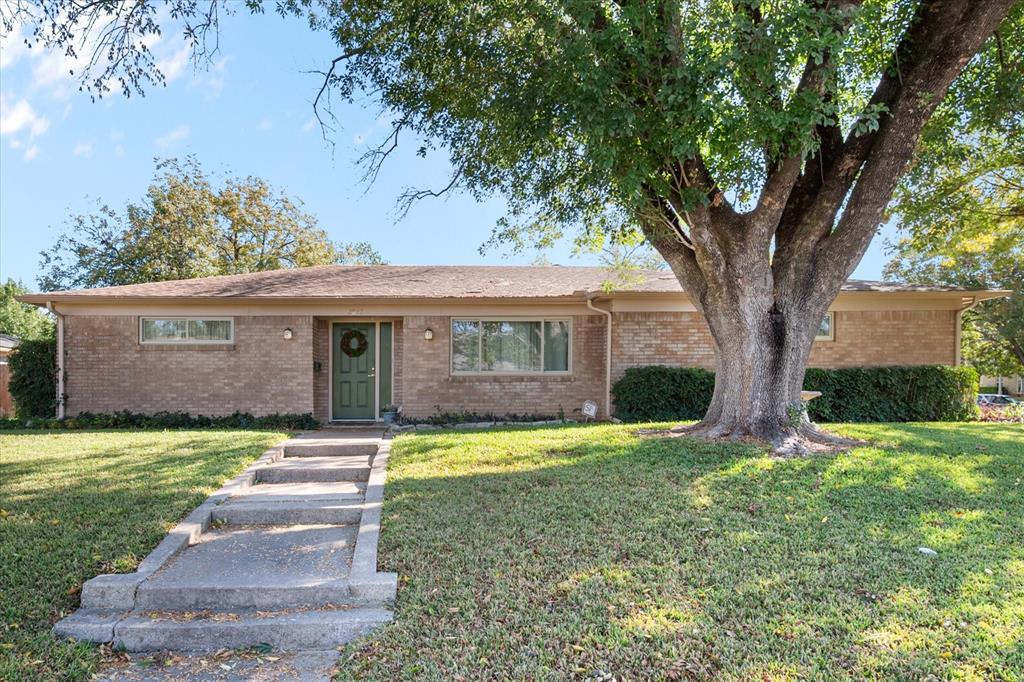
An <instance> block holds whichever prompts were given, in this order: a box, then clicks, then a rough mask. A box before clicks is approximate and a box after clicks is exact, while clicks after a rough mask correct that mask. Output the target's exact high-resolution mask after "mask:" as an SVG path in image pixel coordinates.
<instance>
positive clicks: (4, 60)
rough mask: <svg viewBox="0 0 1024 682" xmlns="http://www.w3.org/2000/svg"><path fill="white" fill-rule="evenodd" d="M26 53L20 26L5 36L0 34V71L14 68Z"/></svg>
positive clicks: (26, 49)
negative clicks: (10, 67)
mask: <svg viewBox="0 0 1024 682" xmlns="http://www.w3.org/2000/svg"><path fill="white" fill-rule="evenodd" d="M26 52H28V48H27V47H26V46H25V38H24V37H23V36H22V35H21V26H20V25H19V26H15V27H14V30H13V31H11V32H10V33H7V34H0V69H6V68H7V67H8V66H14V64H15V63H17V61H18V60H19V59H21V57H22V55H24V54H25V53H26Z"/></svg>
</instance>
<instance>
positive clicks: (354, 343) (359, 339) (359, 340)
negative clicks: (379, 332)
mask: <svg viewBox="0 0 1024 682" xmlns="http://www.w3.org/2000/svg"><path fill="white" fill-rule="evenodd" d="M369 346H370V343H369V342H368V341H367V340H366V335H365V334H363V333H362V332H361V331H359V330H358V329H349V330H347V331H346V332H345V333H344V334H342V335H341V352H342V353H344V354H345V355H347V356H349V357H350V358H358V357H359V356H360V355H362V354H363V353H365V352H366V349H367V348H369Z"/></svg>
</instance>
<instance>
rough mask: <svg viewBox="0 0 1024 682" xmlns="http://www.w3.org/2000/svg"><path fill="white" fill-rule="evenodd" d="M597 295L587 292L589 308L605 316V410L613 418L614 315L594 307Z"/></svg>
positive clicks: (606, 414)
mask: <svg viewBox="0 0 1024 682" xmlns="http://www.w3.org/2000/svg"><path fill="white" fill-rule="evenodd" d="M595 296H597V294H595V293H592V292H587V307H588V308H590V309H591V310H593V311H594V312H597V313H601V314H602V315H604V316H605V317H606V318H607V320H608V323H607V324H606V332H607V333H606V336H605V353H604V408H605V416H607V417H608V418H609V419H611V418H612V313H611V311H609V310H604V309H602V308H598V307H596V306H595V305H594V297H595Z"/></svg>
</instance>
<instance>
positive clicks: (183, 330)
mask: <svg viewBox="0 0 1024 682" xmlns="http://www.w3.org/2000/svg"><path fill="white" fill-rule="evenodd" d="M233 327H234V325H233V323H232V321H231V320H230V319H225V318H215V319H205V318H204V319H200V318H191V317H163V318H158V317H143V318H142V319H141V320H140V321H139V338H140V340H141V341H142V343H231V342H232V341H233V340H234V328H233Z"/></svg>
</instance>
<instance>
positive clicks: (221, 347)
mask: <svg viewBox="0 0 1024 682" xmlns="http://www.w3.org/2000/svg"><path fill="white" fill-rule="evenodd" d="M136 345H137V346H138V347H139V350H145V351H149V350H152V351H168V350H187V351H195V350H199V351H233V350H235V344H233V343H137V344H136Z"/></svg>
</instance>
